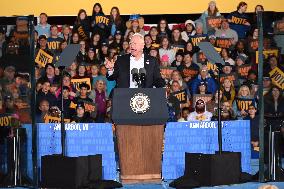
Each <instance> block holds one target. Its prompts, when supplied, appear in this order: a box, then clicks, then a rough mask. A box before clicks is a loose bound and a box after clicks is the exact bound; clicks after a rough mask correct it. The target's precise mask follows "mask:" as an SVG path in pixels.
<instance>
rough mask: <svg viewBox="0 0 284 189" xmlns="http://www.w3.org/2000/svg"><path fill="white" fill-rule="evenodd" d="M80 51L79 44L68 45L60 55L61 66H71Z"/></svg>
mask: <svg viewBox="0 0 284 189" xmlns="http://www.w3.org/2000/svg"><path fill="white" fill-rule="evenodd" d="M79 51H80V45H79V44H70V45H68V46H67V47H66V48H65V49H64V50H63V52H62V53H61V55H60V58H59V66H65V67H67V66H70V65H71V64H72V62H73V61H74V60H75V58H76V56H77V54H78V52H79Z"/></svg>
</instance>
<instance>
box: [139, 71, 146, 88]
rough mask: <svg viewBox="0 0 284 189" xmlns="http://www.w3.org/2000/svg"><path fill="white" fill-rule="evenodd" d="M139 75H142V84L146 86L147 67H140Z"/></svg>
mask: <svg viewBox="0 0 284 189" xmlns="http://www.w3.org/2000/svg"><path fill="white" fill-rule="evenodd" d="M139 75H140V80H141V84H142V86H144V85H145V81H146V70H145V68H140V69H139Z"/></svg>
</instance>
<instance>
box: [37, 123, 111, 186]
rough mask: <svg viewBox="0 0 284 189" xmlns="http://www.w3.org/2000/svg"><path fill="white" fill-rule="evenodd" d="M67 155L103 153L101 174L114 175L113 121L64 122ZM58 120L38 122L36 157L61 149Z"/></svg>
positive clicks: (105, 175)
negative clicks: (51, 122)
mask: <svg viewBox="0 0 284 189" xmlns="http://www.w3.org/2000/svg"><path fill="white" fill-rule="evenodd" d="M65 129H66V150H67V156H70V157H76V156H87V155H95V154H102V157H103V159H102V160H103V178H104V179H111V180H114V179H116V161H115V152H114V142H113V132H112V125H111V124H107V123H102V124H98V123H96V124H95V123H69V124H65ZM60 137H61V131H60V124H38V160H39V165H41V164H40V160H41V156H44V155H50V154H60V153H61V139H60Z"/></svg>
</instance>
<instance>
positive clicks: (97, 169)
mask: <svg viewBox="0 0 284 189" xmlns="http://www.w3.org/2000/svg"><path fill="white" fill-rule="evenodd" d="M101 179H102V155H101V154H98V155H92V156H81V157H64V156H61V155H47V156H42V159H41V187H48V188H83V187H85V186H87V185H88V184H89V183H90V182H91V181H98V180H101Z"/></svg>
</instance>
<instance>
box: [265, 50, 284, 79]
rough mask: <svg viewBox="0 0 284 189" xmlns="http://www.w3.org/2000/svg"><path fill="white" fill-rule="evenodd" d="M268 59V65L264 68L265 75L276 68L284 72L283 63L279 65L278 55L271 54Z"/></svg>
mask: <svg viewBox="0 0 284 189" xmlns="http://www.w3.org/2000/svg"><path fill="white" fill-rule="evenodd" d="M267 60H268V65H267V66H266V68H264V70H263V74H264V75H268V74H269V73H270V72H271V71H272V70H273V69H275V68H279V69H280V70H281V71H282V72H284V68H283V67H282V66H281V65H279V62H278V57H277V56H275V55H270V56H269V57H268V59H267Z"/></svg>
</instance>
